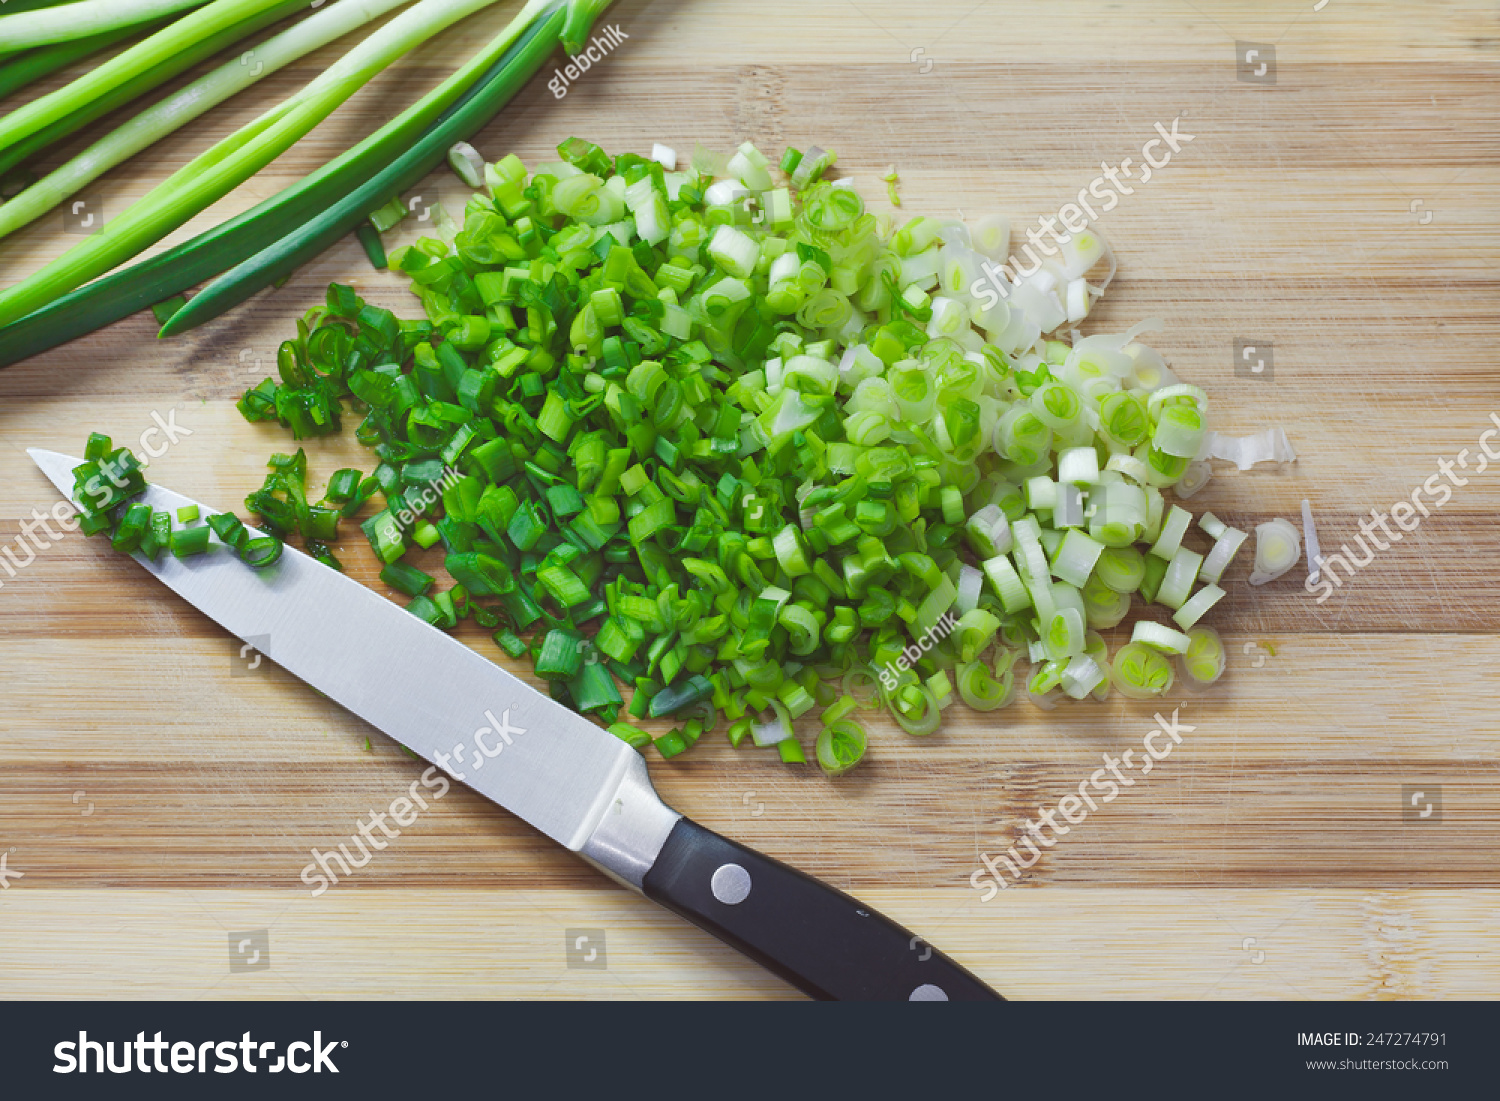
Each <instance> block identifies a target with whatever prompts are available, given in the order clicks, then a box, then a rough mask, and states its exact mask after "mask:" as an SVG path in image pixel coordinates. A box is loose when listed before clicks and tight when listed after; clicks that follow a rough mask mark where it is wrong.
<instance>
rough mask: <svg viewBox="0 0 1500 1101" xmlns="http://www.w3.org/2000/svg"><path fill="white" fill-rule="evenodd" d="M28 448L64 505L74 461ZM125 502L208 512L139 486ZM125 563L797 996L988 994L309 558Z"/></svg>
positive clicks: (522, 687)
mask: <svg viewBox="0 0 1500 1101" xmlns="http://www.w3.org/2000/svg"><path fill="white" fill-rule="evenodd" d="M29 454H30V455H31V457H32V458H33V459H34V460H35V461H36V464H37V465H38V466H39V467H41V468H42V471H43V473H45V474H46V475H47V477H48V478H50V479H51V480H52V483H53V484H54V485H55V486H57V488H58V489H59V490H61V491H62V493H63V494H64V496H68V495H70V493H71V490H72V487H73V475H72V471H73V468H74V467H76V466H77V465H78V464H79V463H80V462H81V460H79V459H75V458H70V457H69V456H67V455H60V454H58V453H57V452H54V451H43V450H40V449H37V448H32V449H30V451H29ZM141 499H142V500H144V501H145V502H146V503H147V504H149V505H151V507H152V508H154V509H168V510H175V509H178V508H181V507H183V506H185V505H198V507H199V509H200V511H201V512H202V514H203V515H205V516H206V515H208V514H209V513H210V512H212V511H214V510H212V509H210V508H208V507H207V506H205V505H202V504H201V503H199V502H197V501H192V500H189V499H188V498H186V497H183V496H182V495H181V494H178V493H173V492H172V491H171V490H168V489H164V488H162V487H161V486H155V485H153V486H151V487H150V488H149V489H148V490H147V491H146V493H145V495H144V496H143V497H142V498H141ZM74 503H75V505H76V504H77V502H76V501H75V502H74ZM135 558H136V561H137V562H139V563H140V564H141V565H142V566H144V567H145V568H146V569H147V570H149V571H150V572H151V573H153V574H155V575H156V576H157V578H158V579H160V580H161V581H162V582H163V583H164V584H166V586H167V587H168V588H170V589H172V590H173V591H174V592H176V593H177V594H178V595H179V596H181V597H183V598H184V599H185V600H187V601H188V603H190V604H192V605H193V606H194V607H196V608H197V609H198V610H199V611H201V612H203V613H204V614H205V615H207V616H209V617H210V618H211V619H214V620H216V621H218V622H219V623H220V624H222V625H223V626H224V627H225V628H227V629H228V630H229V631H230V632H232V633H233V634H235V635H237V636H238V637H239V638H240V639H242V640H246V641H248V640H251V639H254V640H255V643H254V645H255V647H256V648H257V649H258V650H259V651H260V652H261V653H263V654H264V655H265V656H266V657H268V658H270V659H271V660H272V661H274V662H276V664H278V665H280V666H282V667H283V668H284V669H286V670H288V671H289V672H291V673H293V674H295V675H296V676H298V677H300V678H301V679H302V680H304V681H306V682H307V683H308V684H310V685H312V686H313V687H314V688H316V689H318V690H319V691H321V692H323V693H324V694H325V695H327V696H329V697H331V698H332V699H334V700H337V701H338V702H339V703H341V704H343V705H344V706H345V707H347V708H348V709H349V710H350V711H352V712H354V713H355V714H356V715H358V716H359V717H360V718H362V719H364V720H366V721H367V722H369V723H371V724H373V725H374V726H376V727H379V728H380V729H381V730H382V731H384V732H385V733H386V734H388V735H389V736H390V737H392V738H394V739H396V740H397V741H398V742H400V743H402V744H403V745H405V746H407V747H408V748H409V749H411V750H412V751H413V752H414V753H417V754H419V755H421V756H422V757H425V758H426V759H427V760H429V761H432V762H433V763H434V764H436V765H438V766H439V767H440V768H442V769H444V770H445V771H446V772H447V773H448V774H449V775H451V776H452V777H453V778H454V779H456V780H458V781H460V782H462V783H464V784H467V785H468V786H469V787H471V788H473V789H474V790H475V791H477V792H479V793H480V794H481V795H483V796H485V797H486V798H488V799H491V800H493V801H494V802H496V803H498V804H500V805H501V806H502V807H504V808H505V809H506V810H508V811H510V812H511V813H512V814H514V815H516V816H518V817H519V818H521V819H523V820H525V821H526V822H528V823H530V824H531V825H532V826H534V827H536V828H537V829H539V830H541V831H542V832H543V833H544V834H546V835H547V836H548V837H550V838H552V840H554V841H556V842H557V843H558V844H560V845H562V846H563V847H565V848H567V849H569V850H571V851H572V852H575V853H577V854H578V855H579V856H581V857H583V859H585V860H587V861H588V862H589V863H590V864H592V865H594V866H595V867H596V868H598V869H599V870H600V871H602V872H604V873H605V874H606V875H608V876H610V877H611V878H612V879H615V880H616V881H618V882H620V883H622V884H624V885H625V886H627V887H630V888H631V889H633V890H636V891H639V892H641V893H642V894H644V895H645V896H646V897H647V898H649V899H652V900H653V901H655V902H658V903H660V904H661V905H663V906H665V907H666V908H667V909H669V910H672V911H674V912H676V913H677V914H680V915H681V916H682V917H685V918H687V919H688V920H689V921H691V922H692V923H693V924H695V925H697V926H699V927H700V928H702V929H705V930H707V931H708V932H710V933H712V934H713V935H714V936H716V937H718V938H719V939H720V940H722V941H724V942H725V943H726V944H729V945H732V946H733V947H735V948H737V949H739V950H740V951H741V952H743V953H744V954H745V955H747V956H749V957H750V958H751V959H753V960H756V961H757V962H759V963H761V964H763V965H764V966H765V967H767V968H769V969H770V970H772V971H774V972H775V973H776V974H778V975H780V976H781V977H782V978H784V979H786V980H787V981H788V982H790V983H792V984H793V985H794V986H796V987H798V988H799V989H801V990H802V991H804V992H805V993H807V994H809V995H811V996H812V997H814V998H825V999H858V1000H883V1001H888V1000H911V1001H943V1000H953V1001H980V1000H984V1001H992V1000H1003V999H1001V998H1000V995H999V994H996V993H995V992H994V991H993V990H991V989H990V988H989V987H988V986H986V985H985V984H984V983H982V982H981V981H980V980H979V979H977V978H975V977H974V976H973V975H972V974H970V973H969V972H968V971H966V970H965V969H964V968H962V967H960V966H959V965H958V964H957V963H954V962H953V961H952V960H951V959H949V958H948V957H947V956H945V955H943V954H942V953H941V952H938V951H936V950H933V949H932V948H930V947H929V946H928V945H927V944H926V942H925V941H923V940H921V939H919V938H917V937H915V936H913V935H912V934H911V933H909V932H908V931H907V930H905V929H903V928H902V927H901V926H899V925H897V924H896V923H895V922H893V921H891V920H890V919H888V918H885V917H883V916H881V915H880V914H878V913H876V912H875V911H874V910H872V909H871V908H869V907H868V906H863V905H861V904H860V903H859V902H857V901H856V900H855V899H852V898H850V897H849V896H848V895H846V894H844V893H842V892H841V891H837V890H835V889H834V888H832V887H829V886H827V885H826V884H824V883H820V882H818V881H817V880H815V879H813V878H811V877H809V876H806V875H803V874H802V873H801V872H798V871H796V870H795V869H793V868H789V867H787V866H786V865H785V864H782V863H781V862H779V861H777V860H773V859H771V858H770V857H767V856H763V855H761V854H760V853H758V852H756V851H754V850H753V849H749V848H746V847H745V846H743V845H739V844H736V843H735V842H733V841H730V840H728V839H726V838H724V837H720V836H719V835H718V834H716V833H714V832H713V831H712V830H710V829H707V828H705V827H703V826H700V825H698V824H697V823H696V822H693V821H691V820H689V819H687V818H684V817H683V816H682V815H681V814H679V813H678V812H677V811H675V810H673V809H672V808H670V807H668V806H667V805H666V804H665V803H663V802H662V801H661V799H660V798H659V797H658V796H657V794H656V791H655V789H654V788H653V787H652V786H651V779H650V777H649V776H648V774H647V771H646V762H645V759H644V758H643V757H642V756H641V754H640V753H638V752H637V751H636V750H635V749H633V748H631V747H630V746H629V745H627V744H626V743H625V742H623V741H621V740H620V739H618V738H616V737H615V736H614V735H612V734H610V733H609V732H608V731H606V730H604V729H602V728H600V727H598V726H595V725H594V724H593V723H591V722H589V721H588V720H587V719H585V718H583V717H582V716H581V715H578V714H576V713H575V712H573V711H570V710H569V709H568V708H566V707H564V706H563V705H561V704H559V703H557V702H555V701H553V700H551V699H549V698H547V697H546V696H544V695H542V694H541V693H540V692H538V691H537V690H536V689H534V688H532V687H531V686H530V685H528V684H526V683H525V682H523V681H521V680H520V679H518V678H517V677H515V676H513V675H511V674H510V673H508V672H506V671H505V670H504V669H502V668H500V667H499V666H498V665H495V664H494V663H493V662H491V661H489V660H487V659H486V658H484V657H482V656H481V655H479V654H477V653H475V652H474V651H473V650H471V649H469V648H468V647H467V646H465V645H463V644H462V643H461V642H458V641H457V640H455V639H453V638H450V637H449V636H448V635H447V634H445V633H443V632H442V631H440V630H438V629H437V628H435V627H431V626H429V625H428V624H427V623H425V622H423V621H422V620H420V619H418V618H417V617H416V616H414V615H412V614H411V613H410V612H408V611H406V610H405V609H404V608H402V607H400V606H399V605H397V604H394V603H392V602H391V601H389V600H387V599H386V598H385V597H383V596H381V595H380V594H379V593H377V592H374V591H373V590H371V589H367V588H365V587H364V586H363V585H361V584H359V582H357V581H354V580H352V579H350V578H348V577H345V576H344V575H343V574H341V573H339V572H338V571H336V570H332V569H329V568H328V567H327V566H324V565H323V564H321V563H320V562H317V561H315V560H314V559H312V558H309V557H308V556H307V555H305V554H302V553H301V552H299V551H297V550H294V549H293V548H291V547H288V548H286V550H285V552H284V553H283V554H282V556H281V559H280V560H279V561H278V562H277V563H276V564H274V565H273V566H270V567H268V568H266V569H262V570H255V569H251V568H250V567H248V566H246V565H245V564H244V563H243V562H241V561H240V560H239V559H238V558H237V557H236V556H235V555H233V554H231V553H230V552H228V551H227V550H225V549H223V548H216V549H215V550H213V551H211V552H210V553H208V554H203V555H198V556H195V557H191V558H183V559H178V558H174V557H172V555H171V554H164V555H163V556H162V557H161V558H160V559H159V560H158V561H155V562H152V561H150V560H148V559H145V558H142V557H141V556H139V555H136V556H135Z"/></svg>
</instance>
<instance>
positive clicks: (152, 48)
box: [0, 0, 304, 163]
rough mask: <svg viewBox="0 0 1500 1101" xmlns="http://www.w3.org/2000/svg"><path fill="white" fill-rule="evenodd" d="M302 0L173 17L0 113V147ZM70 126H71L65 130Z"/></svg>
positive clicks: (151, 78) (237, 0) (174, 68)
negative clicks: (207, 42)
mask: <svg viewBox="0 0 1500 1101" xmlns="http://www.w3.org/2000/svg"><path fill="white" fill-rule="evenodd" d="M303 3H304V0H294V2H291V3H290V4H289V3H288V0H214V3H212V4H209V5H207V6H206V7H202V8H199V9H198V10H197V11H195V12H192V13H191V14H189V15H186V16H184V17H183V18H181V19H178V20H175V21H174V22H172V23H170V24H169V25H168V26H166V27H164V28H162V29H161V30H160V31H157V32H156V33H155V34H153V35H151V37H149V38H147V39H145V40H144V41H142V42H137V43H136V44H135V45H134V46H132V47H130V49H128V50H125V51H123V52H122V53H120V54H118V55H116V56H115V57H112V58H110V59H109V60H108V61H106V62H105V63H104V64H103V65H100V66H98V67H97V68H95V69H92V70H90V71H89V72H87V73H85V74H84V75H83V76H81V77H79V78H78V79H77V80H74V81H72V82H70V83H68V84H66V85H64V86H63V87H61V88H59V89H58V90H57V91H55V92H50V93H48V94H47V95H45V96H42V97H40V98H38V99H35V100H33V101H32V102H30V103H28V104H26V105H25V106H23V107H20V108H17V109H16V110H14V111H12V112H10V114H8V115H6V116H5V117H4V118H0V151H9V150H10V149H11V147H12V146H15V145H17V144H18V143H20V142H21V141H22V140H23V139H25V138H27V137H29V136H31V135H33V134H36V133H37V132H38V131H41V130H43V129H44V128H46V127H49V126H53V125H55V124H60V123H62V122H63V121H64V120H65V119H67V118H68V117H69V116H76V115H78V114H80V113H83V112H86V111H87V110H88V108H89V107H90V105H92V104H94V103H95V102H96V101H98V100H100V99H102V98H104V97H106V96H108V95H109V94H110V93H111V92H113V91H115V90H117V89H119V88H121V87H122V86H127V85H131V84H132V83H134V84H135V85H137V86H139V90H145V89H148V88H154V87H155V86H156V84H157V83H159V82H160V80H161V79H166V78H165V77H162V76H161V75H160V74H161V73H163V72H166V73H167V74H168V75H171V74H172V73H175V72H181V71H182V67H181V66H180V59H181V57H182V56H183V55H184V54H185V53H186V52H188V51H190V50H193V49H194V48H195V47H196V46H198V45H199V44H200V43H202V42H203V41H204V40H205V39H209V38H211V37H213V36H215V35H218V34H221V33H222V32H224V31H226V30H228V29H230V28H232V27H234V26H236V25H237V24H239V25H244V24H246V23H247V21H250V20H253V19H254V18H255V17H257V16H259V15H261V14H262V13H264V12H266V11H268V10H271V9H277V10H279V11H280V12H282V13H286V12H289V11H294V10H296V9H297V8H299V7H301V6H302V5H303ZM68 6H70V7H71V5H68ZM264 25H265V24H261V26H264ZM139 90H138V91H137V92H136V94H139ZM116 106H118V104H116ZM92 117H97V115H94V116H92ZM67 132H70V131H64V133H67ZM0 163H3V162H0Z"/></svg>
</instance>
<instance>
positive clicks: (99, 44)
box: [0, 5, 165, 96]
mask: <svg viewBox="0 0 1500 1101" xmlns="http://www.w3.org/2000/svg"><path fill="white" fill-rule="evenodd" d="M7 6H8V5H7ZM163 25H165V21H162V22H156V23H135V24H132V25H131V26H128V27H117V28H115V29H114V30H112V31H105V32H104V33H102V34H94V35H89V36H88V37H87V38H73V39H69V40H68V41H67V42H55V43H53V44H52V45H50V46H43V47H41V48H40V49H35V50H24V51H22V52H21V53H19V54H17V55H14V56H9V57H6V58H5V61H4V64H3V65H0V96H8V95H10V94H11V93H12V92H18V91H20V90H21V89H22V88H25V87H26V86H27V85H29V84H31V83H33V82H34V81H37V80H40V79H41V78H42V77H44V76H47V75H48V74H50V73H55V72H57V71H58V70H59V69H66V68H67V67H68V66H69V65H72V64H73V63H74V62H77V61H82V60H83V59H84V58H85V57H89V56H91V55H93V54H96V53H98V52H99V51H100V50H107V49H109V47H111V46H113V45H115V44H116V43H117V42H123V41H125V40H126V39H127V38H133V37H136V36H138V35H142V34H149V33H151V32H153V31H156V30H158V29H160V28H161V27H162V26H163Z"/></svg>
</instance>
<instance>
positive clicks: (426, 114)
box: [0, 0, 609, 366]
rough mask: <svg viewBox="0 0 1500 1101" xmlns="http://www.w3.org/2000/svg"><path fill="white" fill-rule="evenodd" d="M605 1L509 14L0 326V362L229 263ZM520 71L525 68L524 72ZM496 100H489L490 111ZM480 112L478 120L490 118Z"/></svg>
mask: <svg viewBox="0 0 1500 1101" xmlns="http://www.w3.org/2000/svg"><path fill="white" fill-rule="evenodd" d="M608 6H609V0H553V2H552V3H550V4H548V5H547V6H546V7H545V8H542V9H541V10H539V11H536V12H535V15H533V16H530V17H529V18H530V22H527V19H528V12H531V11H533V10H535V9H534V5H528V7H527V8H526V9H525V10H523V11H522V12H521V13H520V14H518V15H517V17H516V18H515V19H513V20H512V21H511V23H510V24H509V25H508V26H506V27H505V29H504V30H502V31H501V32H500V33H499V34H498V35H496V37H495V38H494V39H493V40H492V41H491V42H489V43H488V44H487V45H486V46H485V48H484V49H483V50H481V51H480V52H479V53H478V54H476V55H475V56H474V57H473V58H471V59H470V60H469V61H468V63H467V64H465V65H464V66H463V67H462V68H461V69H459V70H458V71H457V72H455V73H453V74H452V75H451V76H449V77H448V79H447V80H445V81H443V83H442V84H440V85H439V86H438V87H436V88H434V89H433V90H432V91H431V92H429V93H427V95H425V96H424V97H422V99H421V100H419V101H418V102H417V103H415V104H413V105H412V106H411V107H408V108H407V109H406V110H405V111H403V112H401V114H399V115H397V116H396V117H395V118H393V119H392V120H391V121H390V122H388V123H386V124H385V125H384V126H382V127H381V128H380V129H379V130H377V131H376V132H375V133H373V134H371V135H370V136H369V137H367V138H365V139H364V140H363V141H361V142H359V143H358V144H357V145H355V146H353V147H351V148H350V149H348V150H345V151H344V152H343V153H342V154H340V155H339V156H338V157H335V158H334V159H333V160H332V161H330V162H328V163H327V164H326V165H324V166H323V167H322V168H319V169H317V170H316V171H314V172H312V173H310V174H309V175H307V176H306V177H304V178H303V179H302V180H300V181H298V182H297V183H295V184H293V185H291V186H290V187H288V188H286V189H284V190H283V191H281V192H279V193H277V194H276V195H274V196H272V197H271V198H269V199H266V200H265V201H263V202H261V203H259V204H257V205H256V206H254V207H252V208H251V209H250V210H247V211H245V212H244V213H242V214H239V215H236V216H235V217H233V218H231V219H229V220H228V221H226V222H224V223H222V224H221V225H218V226H216V227H214V228H213V229H211V230H208V231H206V232H204V233H201V234H199V235H198V236H197V237H194V238H192V239H191V240H189V241H186V242H183V243H182V244H180V245H176V246H174V247H172V248H170V249H167V250H165V251H163V252H161V253H158V254H157V255H155V256H152V257H149V258H148V259H145V260H141V261H139V262H137V263H136V264H134V265H132V266H131V267H128V268H124V269H122V270H120V271H116V272H112V273H111V274H109V275H106V276H104V277H103V278H102V279H98V280H95V281H94V282H92V283H90V284H88V285H87V286H84V287H81V288H79V289H78V290H75V291H72V292H70V293H68V294H65V295H62V296H61V297H59V298H57V299H55V300H54V301H52V302H51V303H49V304H48V305H46V306H45V307H43V308H41V309H38V310H36V311H35V312H34V313H32V314H30V315H28V316H27V317H25V318H23V319H21V320H20V321H17V322H14V323H12V324H9V325H6V326H4V327H3V328H0V366H4V365H7V364H11V363H16V362H18V361H20V360H23V359H25V358H27V357H28V356H32V355H35V354H36V353H37V352H40V351H43V350H45V349H47V348H52V347H55V346H57V345H58V344H61V343H64V342H65V341H68V340H72V339H73V338H75V337H77V336H80V335H82V334H84V333H88V332H92V331H93V330H95V329H97V328H99V327H101V326H103V325H107V324H110V323H111V322H114V321H118V320H120V319H121V318H123V317H126V316H128V315H130V314H132V313H135V312H136V311H138V310H142V309H146V308H147V307H150V306H153V305H154V304H156V303H158V302H162V301H164V300H166V299H169V298H171V297H173V296H174V295H177V294H180V293H181V292H182V291H184V290H187V289H188V288H190V287H192V286H194V285H195V284H197V283H199V282H201V281H202V280H203V279H205V278H208V277H210V276H213V275H216V274H218V273H219V272H222V271H224V270H226V269H227V268H231V267H233V266H234V265H235V264H238V263H240V262H241V261H243V260H245V259H248V258H249V257H251V256H253V255H255V254H256V253H257V252H259V251H261V250H262V249H263V248H265V246H266V242H268V241H278V240H280V239H282V238H283V237H284V236H285V235H286V234H288V233H290V232H292V231H294V230H296V229H297V228H298V227H300V226H302V225H303V224H304V223H306V222H308V221H309V220H311V219H314V218H316V217H318V216H319V215H320V214H322V213H323V212H324V211H325V210H326V209H327V208H328V207H329V206H330V205H331V204H334V203H336V202H337V201H338V200H339V199H340V198H342V197H343V196H345V195H347V194H348V193H350V192H351V191H352V190H354V189H356V188H357V187H359V186H360V185H361V184H363V183H364V182H365V181H366V180H368V179H369V178H370V177H371V176H372V175H374V174H375V173H376V172H378V171H380V170H381V169H382V168H384V167H385V166H387V165H388V164H390V163H392V162H393V161H395V160H397V159H399V158H400V157H401V156H403V155H404V154H406V153H408V152H409V151H411V149H412V148H413V146H414V145H415V144H418V143H419V139H420V138H421V137H422V136H423V134H424V132H425V131H427V130H428V129H429V127H431V126H433V125H434V120H437V119H439V118H440V117H442V116H443V113H444V112H445V111H453V110H456V109H457V108H458V106H459V105H461V104H463V103H466V102H468V100H469V99H471V98H473V97H474V96H477V95H478V94H479V92H480V91H481V90H482V88H483V87H486V86H488V84H489V83H491V82H493V81H496V80H499V81H506V82H511V81H515V80H516V79H518V78H519V79H521V80H524V79H525V78H526V77H529V76H530V75H531V74H532V73H533V72H535V69H536V67H537V66H538V65H539V64H540V60H541V59H542V58H545V56H546V53H547V52H549V51H550V50H551V49H552V48H553V46H554V45H555V44H556V43H557V42H558V41H561V42H562V44H563V46H564V47H565V48H566V49H568V50H570V51H576V50H578V49H582V48H583V46H584V45H585V44H586V42H587V39H588V35H589V32H590V30H591V28H592V25H593V22H594V20H595V19H596V18H597V17H598V15H599V14H600V13H601V12H602V11H603V10H604V9H605V8H607V7H608ZM523 74H524V75H523ZM503 103H504V100H503V99H502V100H500V101H498V102H496V103H494V104H492V111H493V110H498V109H499V107H500V106H501V105H503ZM488 117H489V116H485V117H484V119H482V120H481V122H480V124H481V125H482V123H483V122H484V121H487V120H488Z"/></svg>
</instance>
